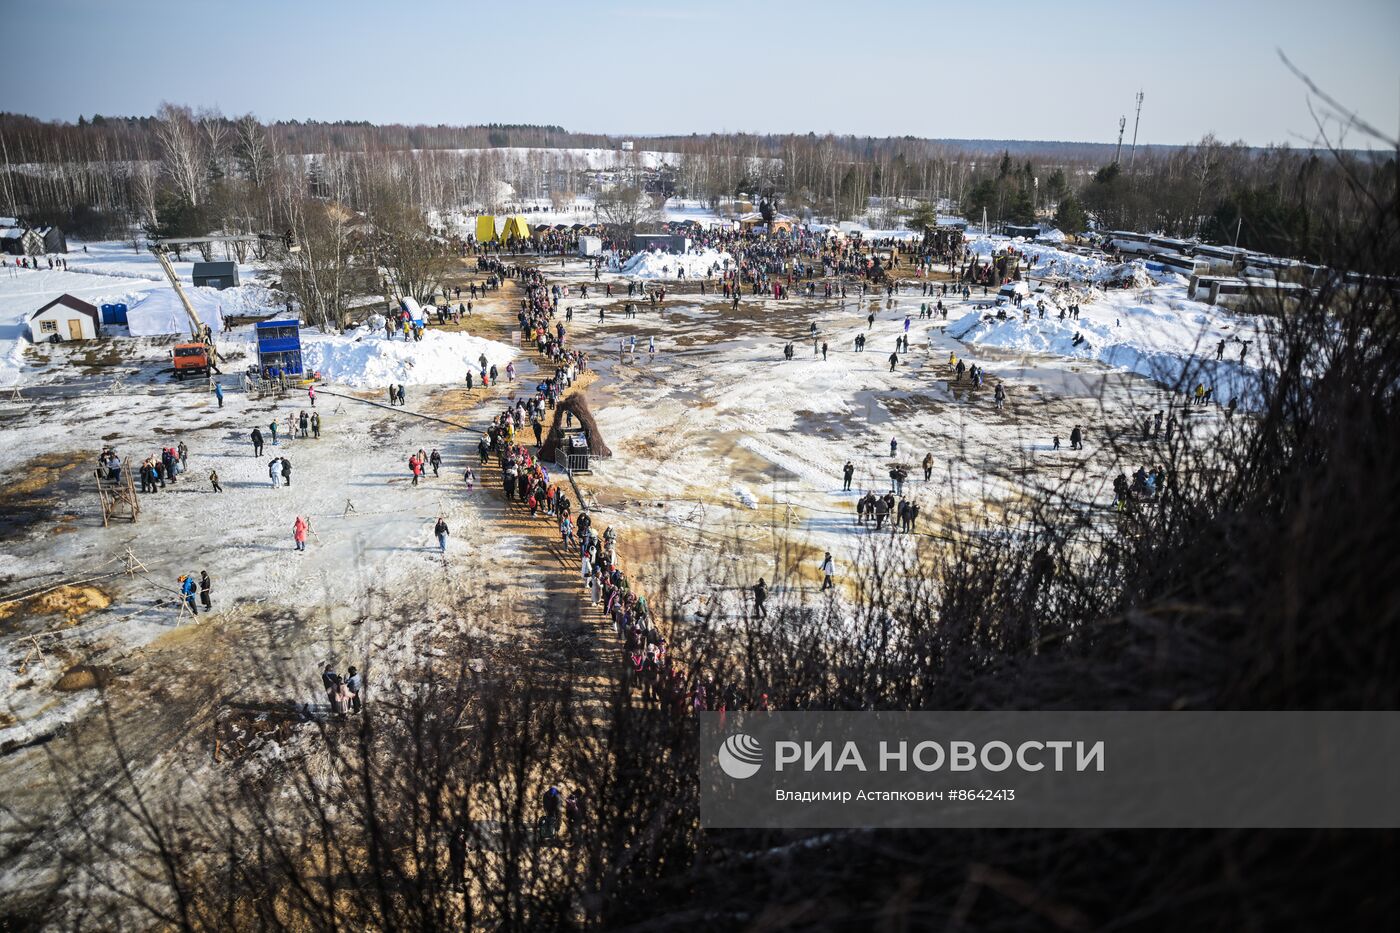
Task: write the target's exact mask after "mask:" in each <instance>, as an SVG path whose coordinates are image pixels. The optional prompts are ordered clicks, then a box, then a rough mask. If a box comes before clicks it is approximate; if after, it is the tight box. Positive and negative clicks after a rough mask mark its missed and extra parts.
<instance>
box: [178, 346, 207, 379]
mask: <svg viewBox="0 0 1400 933" xmlns="http://www.w3.org/2000/svg"><path fill="white" fill-rule="evenodd" d="M171 359H172V361H173V362H174V364H175V378H176V379H184V378H185V377H186V376H207V375H209V345H208V344H205V343H177V344H176V345H175V349H174V350H173V351H172V352H171Z"/></svg>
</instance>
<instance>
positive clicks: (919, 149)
mask: <svg viewBox="0 0 1400 933" xmlns="http://www.w3.org/2000/svg"><path fill="white" fill-rule="evenodd" d="M620 142H621V140H620V138H619V137H614V136H606V135H601V134H587V133H574V132H569V131H567V130H565V129H563V128H562V127H558V126H536V125H524V124H518V125H512V124H489V125H483V126H445V125H440V126H403V125H374V124H370V123H365V122H317V121H307V122H299V121H277V122H270V123H265V122H262V121H260V120H258V119H257V118H256V117H254V116H252V115H245V116H241V117H230V116H226V115H224V114H222V113H219V112H218V111H214V110H198V111H196V110H192V109H190V108H186V107H179V106H172V105H165V106H163V107H162V109H161V110H160V112H159V113H157V114H156V115H154V116H150V117H103V116H94V117H92V118H91V119H88V118H80V120H79V121H78V122H77V123H61V122H48V121H41V120H37V119H35V118H32V117H27V116H22V115H16V114H0V156H3V165H0V173H3V174H0V178H3V184H0V210H4V211H6V212H10V213H14V214H18V215H22V216H24V217H26V218H29V219H31V220H33V221H35V222H47V223H58V224H60V225H62V226H65V227H66V228H67V229H69V230H71V231H72V232H74V233H76V234H78V235H88V236H110V235H122V234H124V233H125V232H126V231H128V230H130V229H131V228H132V227H133V226H144V227H146V228H148V229H149V228H153V227H155V226H158V225H164V226H166V227H167V228H168V227H169V226H170V222H171V221H172V220H173V221H174V223H175V225H176V226H177V227H179V228H180V230H181V232H196V231H195V228H200V227H202V228H204V229H200V230H198V232H207V230H213V229H237V230H248V229H254V228H257V229H266V228H276V229H280V228H281V223H282V220H281V219H279V217H278V216H277V215H278V210H277V208H276V204H277V202H278V198H273V197H269V191H270V190H271V188H273V187H276V188H278V189H280V190H281V191H282V193H283V195H284V197H283V200H285V196H296V197H304V198H311V199H318V200H331V201H334V202H336V203H338V204H341V205H344V206H346V207H348V208H350V209H351V210H355V211H363V210H364V209H365V206H366V204H367V203H368V201H369V199H370V197H371V191H372V189H374V188H375V187H376V185H377V184H378V182H377V181H375V179H383V178H393V179H394V180H395V182H396V185H401V186H402V194H403V196H404V197H406V198H408V199H410V203H412V204H414V205H416V206H417V207H419V208H422V209H425V210H426V209H451V208H461V207H482V208H487V209H499V208H501V207H503V206H505V205H508V204H510V203H513V202H518V201H519V200H521V199H527V198H534V199H550V200H552V201H554V202H555V203H556V204H561V203H566V202H568V201H571V200H572V199H573V197H574V196H575V195H578V194H594V193H596V192H597V190H598V189H599V187H600V186H604V185H609V184H613V183H615V182H616V181H617V178H616V173H617V171H618V170H624V180H625V170H626V169H628V168H632V169H634V170H635V171H636V173H637V174H636V175H634V176H632V177H633V179H634V180H637V179H645V181H644V182H639V183H645V184H646V185H647V186H648V187H649V189H650V190H651V191H653V192H654V193H661V194H667V195H670V194H675V195H680V196H684V197H690V198H698V199H702V200H707V201H710V202H717V201H718V200H720V199H722V198H729V197H734V196H749V197H767V198H770V199H775V200H776V201H777V202H778V203H779V205H780V207H781V209H783V210H786V211H789V212H792V213H797V214H801V215H804V216H807V215H813V216H821V217H824V218H834V219H851V218H865V219H867V220H869V221H870V222H872V223H875V224H878V225H892V224H895V223H898V222H900V221H901V220H905V219H907V217H908V215H909V213H910V212H911V211H913V210H915V209H916V207H917V206H918V205H919V204H923V205H929V206H932V207H934V208H935V209H937V210H942V211H950V212H957V213H962V214H964V215H965V216H967V217H969V218H971V219H973V220H975V221H980V220H981V219H982V217H983V216H984V215H985V216H986V218H987V220H988V222H989V223H993V224H996V223H1004V222H1015V223H1030V222H1034V221H1042V222H1048V223H1054V224H1056V225H1057V226H1059V227H1061V228H1062V229H1065V230H1067V231H1068V232H1073V233H1077V232H1081V231H1083V230H1084V229H1086V228H1088V227H1089V226H1090V225H1091V224H1096V225H1097V226H1099V227H1100V228H1128V229H1134V230H1140V231H1145V232H1160V233H1164V234H1167V235H1170V236H1182V237H1202V238H1205V239H1208V240H1211V241H1213V242H1225V243H1238V245H1240V246H1244V247H1249V248H1257V249H1262V250H1267V251H1270V252H1290V251H1291V252H1292V253H1294V254H1295V255H1298V256H1300V258H1314V257H1315V256H1317V255H1319V246H1320V244H1319V243H1318V242H1317V233H1316V231H1318V230H1320V229H1323V228H1324V227H1331V228H1332V229H1336V228H1338V227H1339V226H1343V225H1344V224H1345V223H1346V218H1347V216H1353V217H1354V216H1356V214H1355V211H1354V207H1355V204H1354V200H1355V198H1354V193H1355V192H1356V191H1357V190H1361V189H1362V188H1366V189H1372V188H1375V187H1376V186H1379V187H1380V188H1382V189H1384V188H1385V187H1387V186H1390V185H1394V183H1395V174H1396V162H1395V158H1394V155H1393V154H1389V153H1382V154H1380V155H1377V154H1375V153H1373V152H1370V151H1366V152H1345V151H1343V152H1337V153H1326V152H1320V151H1318V150H1314V149H1295V148H1290V147H1285V146H1271V147H1266V148H1262V149H1261V148H1258V147H1251V146H1246V145H1244V144H1243V143H1238V142H1236V143H1227V142H1224V141H1221V140H1218V139H1216V138H1214V137H1213V136H1206V137H1205V138H1203V139H1201V140H1200V141H1199V142H1197V143H1195V144H1192V145H1188V146H1179V147H1160V146H1153V147H1147V146H1139V147H1138V148H1137V151H1136V152H1135V153H1134V157H1133V159H1132V160H1131V164H1130V165H1128V164H1120V163H1118V162H1115V161H1114V154H1115V149H1114V148H1113V147H1111V146H1106V145H1099V144H1079V143H1059V142H1046V143H1034V142H1025V141H1022V142H1018V143H1014V144H1013V143H992V142H991V141H985V140H972V141H935V140H926V139H916V138H913V137H887V138H870V137H853V136H835V135H830V134H827V135H818V134H815V133H809V134H805V135H796V134H788V135H778V134H765V135H757V134H746V133H732V134H696V135H691V136H658V137H649V138H638V139H636V140H634V145H635V151H628V152H624V151H622V150H621V148H620ZM997 146H999V147H1000V149H999V150H998V149H997V148H995V147H997ZM589 149H592V150H603V152H602V153H601V154H600V153H591V154H590V153H586V152H579V151H578V150H589ZM521 150H527V151H521ZM548 150H556V151H553V152H550V151H548ZM658 152H664V153H667V155H666V156H665V157H664V158H662V159H661V160H660V161H662V162H664V166H662V167H658V166H657V162H658V159H657V157H656V156H655V155H648V153H658ZM1125 158H1126V153H1125ZM605 170H606V171H605ZM284 206H285V205H284ZM162 214H164V215H165V216H161V215H162ZM186 228H188V229H186Z"/></svg>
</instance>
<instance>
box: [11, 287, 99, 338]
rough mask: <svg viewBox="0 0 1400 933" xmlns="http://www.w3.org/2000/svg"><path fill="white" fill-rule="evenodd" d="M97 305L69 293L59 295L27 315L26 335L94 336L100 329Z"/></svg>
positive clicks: (41, 336)
mask: <svg viewBox="0 0 1400 933" xmlns="http://www.w3.org/2000/svg"><path fill="white" fill-rule="evenodd" d="M101 327H102V325H101V318H99V317H98V313H97V309H96V308H95V307H93V306H92V305H90V304H88V303H87V302H86V301H83V300H82V299H80V298H74V297H73V296H72V295H59V296H58V297H57V298H55V299H54V300H53V301H50V302H49V303H48V304H46V305H44V306H43V307H42V308H40V309H39V310H37V311H35V312H34V313H33V314H31V315H29V339H30V340H32V341H34V342H35V343H39V342H41V341H51V340H54V339H55V338H57V339H58V340H95V339H96V338H97V334H98V332H99V330H101Z"/></svg>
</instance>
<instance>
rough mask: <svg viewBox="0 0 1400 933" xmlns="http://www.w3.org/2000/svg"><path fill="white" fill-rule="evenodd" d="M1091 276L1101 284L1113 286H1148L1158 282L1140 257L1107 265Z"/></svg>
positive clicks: (1092, 279) (1093, 280) (1091, 278)
mask: <svg viewBox="0 0 1400 933" xmlns="http://www.w3.org/2000/svg"><path fill="white" fill-rule="evenodd" d="M1089 278H1090V281H1092V282H1095V283H1097V284H1099V285H1104V286H1111V287H1113V288H1147V287H1148V286H1150V285H1154V284H1156V283H1155V282H1153V280H1152V276H1150V275H1149V274H1148V272H1147V266H1146V265H1144V264H1143V262H1142V260H1140V259H1135V260H1133V261H1132V262H1122V263H1119V264H1117V265H1114V266H1109V265H1105V266H1103V267H1102V268H1100V269H1099V270H1098V271H1097V272H1095V273H1094V274H1093V275H1092V276H1090V277H1089Z"/></svg>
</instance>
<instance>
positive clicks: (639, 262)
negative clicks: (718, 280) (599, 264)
mask: <svg viewBox="0 0 1400 933" xmlns="http://www.w3.org/2000/svg"><path fill="white" fill-rule="evenodd" d="M725 263H728V264H729V265H731V266H732V265H733V264H734V260H733V258H732V257H730V255H729V254H728V253H721V252H719V251H718V250H714V249H703V250H699V251H691V252H688V253H680V254H677V253H663V252H659V251H657V252H645V253H637V254H636V255H635V256H633V257H631V258H630V259H628V260H627V261H626V262H624V263H623V264H622V268H621V269H620V270H619V271H621V272H622V274H623V275H626V276H630V277H631V278H634V279H675V278H679V277H680V275H679V273H680V270H682V269H684V270H685V277H686V278H688V279H702V278H704V277H705V276H707V275H716V274H718V273H719V272H720V271H721V270H723V269H724V267H725Z"/></svg>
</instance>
